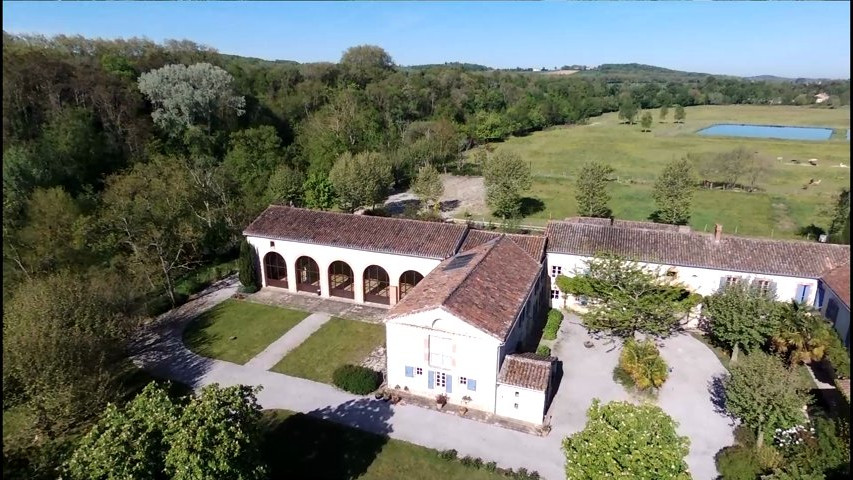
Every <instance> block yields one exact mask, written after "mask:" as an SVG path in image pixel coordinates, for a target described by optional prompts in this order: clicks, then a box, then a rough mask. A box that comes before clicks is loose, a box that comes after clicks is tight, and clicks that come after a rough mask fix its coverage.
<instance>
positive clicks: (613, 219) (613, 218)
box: [610, 217, 616, 227]
mask: <svg viewBox="0 0 853 480" xmlns="http://www.w3.org/2000/svg"><path fill="white" fill-rule="evenodd" d="M615 223H616V217H610V226H611V227H612V226H613V225H614V224H615Z"/></svg>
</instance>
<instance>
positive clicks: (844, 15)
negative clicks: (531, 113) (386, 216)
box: [3, 1, 850, 78]
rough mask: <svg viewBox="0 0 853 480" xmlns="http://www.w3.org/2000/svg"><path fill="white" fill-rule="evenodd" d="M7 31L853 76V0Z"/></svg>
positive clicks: (519, 63)
mask: <svg viewBox="0 0 853 480" xmlns="http://www.w3.org/2000/svg"><path fill="white" fill-rule="evenodd" d="M3 30H4V31H6V32H10V33H41V34H45V35H55V34H65V35H74V34H80V35H84V36H87V37H101V38H117V37H125V38H128V37H147V38H149V39H151V40H154V41H162V40H165V39H170V38H172V39H188V40H192V41H195V42H197V43H202V44H205V45H209V46H212V47H214V48H216V49H217V50H219V51H220V52H222V53H230V54H236V55H244V56H251V57H258V58H264V59H270V60H274V59H281V60H296V61H298V62H315V61H331V62H336V61H338V60H339V59H340V56H341V53H342V52H343V51H344V50H346V49H347V48H348V47H351V46H354V45H362V44H373V45H379V46H381V47H383V48H384V49H385V50H386V51H388V53H390V54H391V56H392V57H393V58H394V61H395V63H397V64H399V65H416V64H424V63H444V62H450V61H459V62H469V63H478V64H482V65H487V66H490V67H494V68H513V67H524V68H528V67H531V68H541V67H546V68H554V67H555V66H556V67H559V66H562V65H567V64H581V65H588V66H596V65H600V64H602V63H645V64H649V65H656V66H661V67H667V68H673V69H677V70H686V71H694V72H705V73H715V74H726V75H740V76H753V75H778V76H784V77H811V78H816V77H821V78H850V3H849V2H744V3H741V2H708V1H702V2H689V3H688V2H556V1H545V2H345V3H344V2H281V3H279V2H82V3H78V2H7V1H4V2H3Z"/></svg>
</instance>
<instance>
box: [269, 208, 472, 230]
mask: <svg viewBox="0 0 853 480" xmlns="http://www.w3.org/2000/svg"><path fill="white" fill-rule="evenodd" d="M271 207H276V208H284V209H291V210H301V211H303V212H313V213H322V214H328V215H337V216H344V217H363V218H376V219H378V220H379V221H392V222H409V223H420V224H431V225H436V224H438V225H453V226H457V225H458V226H460V227H467V225H460V224H458V223H455V222H444V221H441V222H431V221H429V220H416V219H414V218H403V217H381V216H378V215H365V214H363V213H347V212H333V211H331V210H314V209H313V208H304V207H291V206H290V205H276V204H273V203H271V204H270V205H269V206H268V207H267V210H268V209H270V208H271ZM261 213H263V212H261Z"/></svg>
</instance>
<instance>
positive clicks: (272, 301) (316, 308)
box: [246, 287, 388, 323]
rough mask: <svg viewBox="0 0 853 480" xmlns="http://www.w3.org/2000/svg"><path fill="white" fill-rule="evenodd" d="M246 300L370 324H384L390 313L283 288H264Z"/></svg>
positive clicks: (386, 309)
mask: <svg viewBox="0 0 853 480" xmlns="http://www.w3.org/2000/svg"><path fill="white" fill-rule="evenodd" d="M246 300H249V301H252V302H257V303H264V304H267V305H275V306H279V307H286V308H294V309H296V310H304V311H306V312H328V313H330V314H332V315H334V316H337V317H343V318H350V319H353V320H361V321H362V322H370V323H382V322H383V320H384V319H385V315H386V314H387V313H388V307H384V308H383V307H380V306H376V307H373V306H370V305H364V304H360V303H353V302H352V301H350V300H332V299H329V298H324V297H319V296H317V295H313V294H312V295H309V294H306V293H290V292H288V291H287V290H284V289H281V288H270V287H267V288H262V289H260V290H259V291H257V292H255V293H253V294H251V295H247V296H246Z"/></svg>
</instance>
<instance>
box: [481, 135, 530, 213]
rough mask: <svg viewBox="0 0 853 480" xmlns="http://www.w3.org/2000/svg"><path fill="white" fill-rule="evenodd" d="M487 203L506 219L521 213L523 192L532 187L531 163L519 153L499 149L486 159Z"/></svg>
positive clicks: (484, 178)
mask: <svg viewBox="0 0 853 480" xmlns="http://www.w3.org/2000/svg"><path fill="white" fill-rule="evenodd" d="M483 181H484V183H485V185H486V203H488V204H489V206H490V207H491V208H492V212H494V214H495V215H497V216H498V217H501V218H503V219H504V220H506V219H508V218H515V217H518V216H519V215H521V194H522V193H523V192H524V191H525V190H527V189H528V188H530V184H531V179H530V164H528V163H527V162H525V161H524V160H522V159H521V157H520V156H518V154H515V153H512V152H506V151H503V150H501V151H499V152H497V153H495V154H494V155H492V156H491V157H490V158H488V159H487V160H486V163H485V166H484V169H483Z"/></svg>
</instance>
